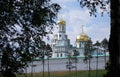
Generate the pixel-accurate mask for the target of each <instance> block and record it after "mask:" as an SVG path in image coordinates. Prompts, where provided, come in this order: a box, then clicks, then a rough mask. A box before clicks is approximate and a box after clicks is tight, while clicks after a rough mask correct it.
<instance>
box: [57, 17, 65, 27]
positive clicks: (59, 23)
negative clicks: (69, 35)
mask: <svg viewBox="0 0 120 77" xmlns="http://www.w3.org/2000/svg"><path fill="white" fill-rule="evenodd" d="M58 25H64V26H65V25H66V22H65V21H64V20H62V19H61V20H59V21H58Z"/></svg>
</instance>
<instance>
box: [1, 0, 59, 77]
mask: <svg viewBox="0 0 120 77" xmlns="http://www.w3.org/2000/svg"><path fill="white" fill-rule="evenodd" d="M59 9H60V6H59V5H58V4H55V3H51V1H50V0H1V1H0V18H1V19H0V49H1V51H2V59H1V67H2V68H1V69H2V74H3V76H4V77H14V76H15V74H14V73H16V72H19V71H18V69H21V68H25V67H26V66H27V63H28V62H31V61H33V59H35V57H38V56H40V55H41V52H42V50H43V48H44V47H45V46H46V44H45V42H44V41H43V37H46V35H47V34H49V33H51V31H52V28H53V25H54V24H55V19H56V18H57V13H58V11H59Z"/></svg>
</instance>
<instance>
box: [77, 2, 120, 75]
mask: <svg viewBox="0 0 120 77" xmlns="http://www.w3.org/2000/svg"><path fill="white" fill-rule="evenodd" d="M78 1H80V5H81V6H82V7H87V8H88V9H89V10H90V15H94V16H96V13H97V6H98V7H100V9H103V11H105V10H106V5H107V4H109V3H110V19H111V29H110V39H109V52H110V57H109V58H110V64H109V66H108V67H107V70H108V72H107V74H106V75H105V77H118V76H120V74H119V72H118V71H119V70H120V67H119V66H120V22H119V20H120V0H78ZM102 13H103V12H102Z"/></svg>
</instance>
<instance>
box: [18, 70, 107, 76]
mask: <svg viewBox="0 0 120 77" xmlns="http://www.w3.org/2000/svg"><path fill="white" fill-rule="evenodd" d="M105 72H106V71H105V70H99V71H98V76H97V77H103V75H104V74H105ZM69 74H70V73H69V72H68V71H56V72H50V77H76V72H75V71H72V72H71V74H70V75H69ZM17 77H26V76H25V75H17ZM27 77H43V73H42V72H41V73H34V74H33V76H32V75H31V73H29V74H27ZM44 77H48V73H47V72H45V76H44ZM77 77H89V71H78V72H77ZM90 77H96V71H90Z"/></svg>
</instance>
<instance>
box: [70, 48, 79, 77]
mask: <svg viewBox="0 0 120 77" xmlns="http://www.w3.org/2000/svg"><path fill="white" fill-rule="evenodd" d="M79 54H80V53H79V52H78V51H77V50H73V55H72V56H73V58H72V59H73V60H74V62H75V70H76V77H77V62H78V59H77V56H79Z"/></svg>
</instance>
